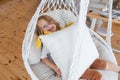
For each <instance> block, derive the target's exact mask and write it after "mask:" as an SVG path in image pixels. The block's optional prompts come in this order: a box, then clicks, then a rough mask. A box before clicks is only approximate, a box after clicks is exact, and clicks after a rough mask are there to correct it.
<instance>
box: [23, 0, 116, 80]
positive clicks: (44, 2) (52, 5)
mask: <svg viewBox="0 0 120 80" xmlns="http://www.w3.org/2000/svg"><path fill="white" fill-rule="evenodd" d="M88 3H89V0H81V3H80V10H79V13H80V14H79V15H78V11H77V9H76V7H75V5H74V0H41V3H40V5H39V6H38V8H37V10H36V12H35V14H34V15H33V17H32V19H31V20H30V22H29V24H28V27H27V30H26V34H25V38H24V41H23V46H22V57H23V61H24V65H25V68H26V70H27V72H28V74H29V75H30V77H31V79H32V80H54V79H47V78H44V79H42V78H41V79H40V78H38V76H37V75H36V74H35V72H34V69H33V67H32V66H33V65H32V66H30V63H29V61H28V59H29V55H30V48H31V46H32V41H33V36H34V33H35V29H36V23H37V19H38V17H39V15H40V14H41V13H45V12H48V11H52V10H55V9H60V10H62V9H66V10H68V11H71V12H72V13H74V15H75V16H76V17H79V22H80V23H85V21H86V14H87V7H88ZM90 32H91V35H92V36H94V37H95V39H97V40H98V42H100V43H101V44H102V45H103V46H104V48H105V51H106V50H107V51H108V52H109V53H107V54H103V55H105V56H103V55H102V58H103V59H106V60H108V61H112V62H113V63H116V59H115V57H114V55H113V52H112V49H111V47H110V46H109V45H108V44H107V43H106V42H105V41H104V40H103V39H102V38H101V37H100V36H98V35H97V34H96V33H95V32H93V31H92V30H90ZM100 51H103V52H101V53H104V50H100ZM106 57H107V58H106ZM109 74H110V75H112V77H113V78H112V79H111V80H113V79H114V80H117V79H118V76H117V73H113V72H111V73H109ZM104 75H107V76H110V75H108V74H104ZM43 77H44V76H43ZM52 77H53V76H52ZM55 80H59V79H55ZM104 80H108V78H105V79H104Z"/></svg>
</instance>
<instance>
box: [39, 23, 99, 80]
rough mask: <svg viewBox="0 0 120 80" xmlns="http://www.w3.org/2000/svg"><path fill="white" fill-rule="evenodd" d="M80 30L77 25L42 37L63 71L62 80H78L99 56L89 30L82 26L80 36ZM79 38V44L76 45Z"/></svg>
mask: <svg viewBox="0 0 120 80" xmlns="http://www.w3.org/2000/svg"><path fill="white" fill-rule="evenodd" d="M77 22H78V21H77ZM84 27H86V26H84ZM78 28H79V27H78V23H75V24H73V25H72V26H70V27H68V28H66V29H64V30H61V31H57V32H54V33H52V34H49V35H42V36H40V38H41V40H42V42H43V44H44V45H45V46H47V48H48V50H49V51H50V53H51V56H52V58H53V60H54V62H55V63H56V64H57V66H58V67H59V68H60V70H61V71H62V80H77V79H78V78H79V77H80V76H81V75H82V74H83V73H84V71H85V70H86V69H87V68H88V67H89V66H90V65H91V64H92V62H93V61H94V60H95V59H96V58H98V56H99V55H98V52H97V49H96V47H95V45H94V43H93V41H92V39H91V36H90V34H89V32H88V29H87V28H83V27H82V26H81V27H80V29H81V30H80V34H78V33H79V31H78ZM76 35H77V36H76ZM77 38H78V39H79V42H77V43H76V41H77ZM76 47H77V48H76ZM74 49H76V50H74ZM73 56H74V57H76V59H74V58H73ZM73 64H74V65H73ZM76 75H77V76H76ZM71 76H72V77H71ZM76 78H77V79H76Z"/></svg>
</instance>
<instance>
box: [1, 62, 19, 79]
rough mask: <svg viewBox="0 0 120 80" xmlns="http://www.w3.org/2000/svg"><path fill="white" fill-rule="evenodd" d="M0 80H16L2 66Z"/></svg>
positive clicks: (13, 75)
mask: <svg viewBox="0 0 120 80" xmlns="http://www.w3.org/2000/svg"><path fill="white" fill-rule="evenodd" d="M0 73H1V74H0V80H17V77H16V75H15V74H13V73H12V72H10V71H9V70H8V69H6V68H5V67H4V65H1V64H0Z"/></svg>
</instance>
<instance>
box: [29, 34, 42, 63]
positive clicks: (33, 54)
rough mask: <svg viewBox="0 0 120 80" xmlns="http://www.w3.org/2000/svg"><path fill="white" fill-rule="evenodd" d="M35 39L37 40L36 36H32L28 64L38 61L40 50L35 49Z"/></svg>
mask: <svg viewBox="0 0 120 80" xmlns="http://www.w3.org/2000/svg"><path fill="white" fill-rule="evenodd" d="M36 39H37V35H34V36H33V40H32V44H31V48H30V53H29V57H28V60H29V63H30V64H35V63H38V62H39V61H40V52H41V48H36Z"/></svg>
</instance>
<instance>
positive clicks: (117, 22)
mask: <svg viewBox="0 0 120 80" xmlns="http://www.w3.org/2000/svg"><path fill="white" fill-rule="evenodd" d="M87 16H88V17H90V18H97V19H101V20H103V21H108V18H106V17H103V16H101V15H100V14H96V13H93V12H90V13H88V14H87ZM112 22H113V23H116V24H120V21H119V20H116V19H112Z"/></svg>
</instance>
